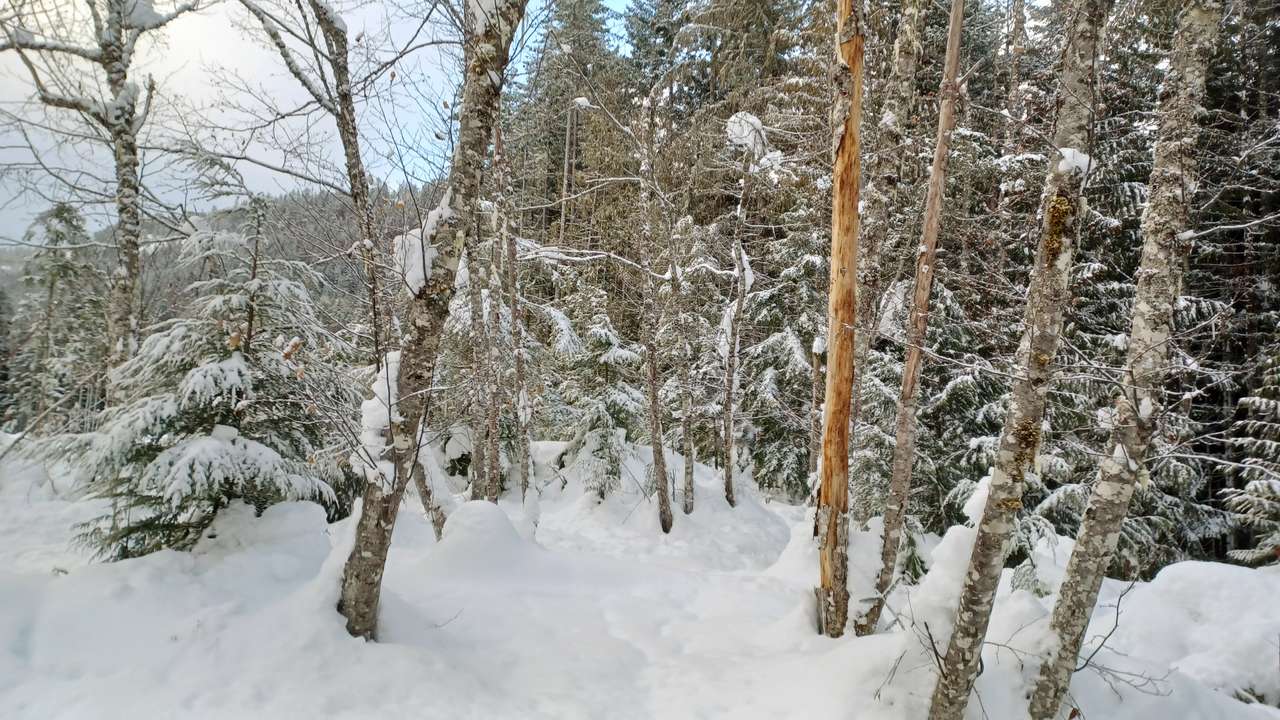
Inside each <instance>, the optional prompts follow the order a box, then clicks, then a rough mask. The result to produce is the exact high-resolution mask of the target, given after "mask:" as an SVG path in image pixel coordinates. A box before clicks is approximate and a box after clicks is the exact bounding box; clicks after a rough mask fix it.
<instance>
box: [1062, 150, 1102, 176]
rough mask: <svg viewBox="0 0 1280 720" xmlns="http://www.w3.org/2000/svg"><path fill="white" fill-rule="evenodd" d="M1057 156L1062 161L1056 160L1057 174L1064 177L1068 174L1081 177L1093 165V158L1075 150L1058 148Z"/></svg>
mask: <svg viewBox="0 0 1280 720" xmlns="http://www.w3.org/2000/svg"><path fill="white" fill-rule="evenodd" d="M1058 154H1059V155H1061V156H1062V159H1060V160H1058V172H1060V173H1062V174H1064V175H1066V174H1070V173H1080V174H1081V175H1083V174H1085V173H1087V172H1089V167H1090V166H1091V165H1092V164H1093V158H1091V157H1089V155H1088V154H1086V153H1084V152H1082V151H1080V150H1077V149H1075V148H1069V147H1068V148H1060V149H1059V150H1058Z"/></svg>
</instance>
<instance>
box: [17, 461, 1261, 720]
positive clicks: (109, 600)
mask: <svg viewBox="0 0 1280 720" xmlns="http://www.w3.org/2000/svg"><path fill="white" fill-rule="evenodd" d="M0 447H3V443H0ZM564 450H565V444H564V443H560V442H536V443H534V444H533V447H532V454H533V459H534V477H533V484H534V486H535V487H537V488H540V489H541V493H542V496H541V504H542V521H541V522H540V523H539V524H538V526H537V527H536V529H534V528H532V527H530V526H528V524H527V523H526V522H525V520H524V518H523V511H522V510H521V508H520V504H519V499H518V493H516V497H504V498H503V499H502V500H501V502H500V503H499V505H497V506H494V505H491V504H489V503H485V502H466V503H462V504H459V505H458V506H456V507H455V508H453V509H452V511H451V514H450V517H449V520H448V521H447V523H446V524H445V527H444V532H443V538H442V539H441V541H440V542H438V543H437V542H436V541H435V535H434V533H433V531H432V529H431V526H430V524H429V522H428V521H427V520H426V519H425V518H424V517H423V513H422V512H421V509H420V507H419V506H418V505H417V503H416V500H415V499H413V498H409V499H408V500H407V501H406V503H405V505H404V506H403V507H402V509H401V511H400V517H399V518H398V520H397V526H396V534H395V541H394V544H393V546H392V549H391V554H390V558H389V561H388V565H387V571H386V576H385V581H384V592H383V596H382V610H381V625H380V633H379V642H376V643H369V642H364V641H361V640H355V639H353V638H351V637H350V636H348V635H347V633H346V631H345V629H344V627H343V621H342V618H341V617H340V616H339V615H338V614H337V613H336V612H335V611H334V605H335V603H336V600H337V594H338V583H339V578H340V575H341V568H342V564H343V562H344V560H345V558H346V556H347V554H348V553H349V552H350V548H351V543H352V536H353V526H354V525H353V520H352V519H347V520H345V521H342V522H339V523H335V524H327V523H326V519H325V513H324V511H323V510H322V509H321V508H320V507H319V506H317V505H314V504H311V503H306V502H291V503H284V504H280V505H275V506H272V507H270V508H268V509H267V510H266V511H265V512H264V513H263V514H262V516H261V517H255V514H254V511H253V509H252V508H251V507H249V506H247V505H243V504H237V505H233V506H231V507H229V508H227V509H226V510H225V511H224V512H223V513H222V514H221V515H220V516H219V518H218V520H217V521H216V522H215V524H214V525H213V526H212V528H211V530H210V531H209V532H208V533H207V534H206V537H205V538H204V539H203V540H202V541H201V542H200V544H199V545H197V547H196V548H195V550H193V551H192V552H190V553H177V552H170V551H164V552H159V553H155V554H152V555H148V556H145V557H142V558H136V559H131V560H126V561H122V562H117V563H113V564H102V565H88V564H86V560H85V558H84V557H83V556H82V555H81V554H80V553H78V552H77V551H73V550H69V549H68V546H67V539H68V538H69V537H70V530H69V525H70V524H71V523H72V522H75V521H77V520H78V519H80V518H82V517H84V516H85V515H87V514H91V513H93V512H97V511H100V510H101V506H96V507H95V506H93V505H91V504H84V505H82V504H81V503H79V502H75V501H72V500H71V499H69V498H67V497H65V496H64V495H62V494H61V493H60V492H59V491H58V489H59V488H63V487H69V486H70V485H71V483H70V482H65V483H62V482H59V483H53V482H51V480H50V475H48V474H46V473H45V472H44V471H43V470H41V469H40V468H36V467H33V466H29V465H16V464H14V463H13V462H12V460H11V459H7V460H6V461H4V462H5V464H4V465H3V466H0V513H3V516H4V517H5V522H4V523H3V524H0V541H2V542H0V717H4V718H6V719H7V720H8V719H11V720H28V719H32V720H35V719H39V720H61V719H70V718H77V719H78V718H95V719H97V718H103V719H114V718H152V717H183V718H249V719H253V718H373V717H388V718H391V717H424V718H530V719H541V718H546V719H548V720H549V719H552V718H556V719H559V718H600V717H609V718H621V719H623V720H630V719H632V718H635V719H640V718H653V717H671V718H852V717H856V718H859V720H914V719H915V718H920V717H923V716H924V715H925V708H926V707H927V704H928V699H929V694H930V691H931V690H932V683H933V679H934V672H935V671H934V669H933V668H934V666H933V660H932V657H931V654H930V653H929V652H928V650H927V649H926V644H925V643H926V637H927V636H926V635H925V629H924V628H925V626H924V623H926V622H927V623H928V632H929V634H931V635H932V637H933V638H934V640H935V641H939V638H945V637H946V636H947V635H948V634H949V632H950V623H951V617H950V615H951V613H952V611H953V608H954V605H955V600H956V597H957V594H958V591H959V587H960V584H961V582H962V580H963V575H964V572H965V565H966V563H967V560H968V554H969V551H970V548H971V547H972V542H973V537H974V532H975V531H974V530H973V529H972V528H966V527H955V528H952V529H951V530H950V531H949V532H948V533H947V534H946V536H945V537H943V538H925V539H924V541H923V542H922V550H923V552H924V553H925V555H926V556H927V557H929V558H930V560H931V564H930V567H931V570H930V572H929V573H928V575H926V577H925V578H924V580H923V582H922V583H921V584H919V585H917V586H899V587H898V588H896V589H895V590H894V591H893V592H892V593H891V595H890V598H889V602H888V607H887V610H886V613H885V615H886V617H885V619H884V620H882V631H881V633H880V634H878V635H874V636H871V637H867V638H855V637H852V636H849V637H845V638H842V639H840V640H830V639H827V638H823V637H820V636H818V635H817V634H816V633H815V632H814V627H815V617H814V608H813V591H812V587H813V584H814V579H815V578H816V577H817V552H816V548H815V546H814V542H813V538H812V517H813V516H812V510H811V509H809V510H806V509H804V508H800V507H793V506H790V505H785V504H781V503H776V502H774V503H767V502H765V501H764V500H763V499H762V497H761V496H760V494H759V492H758V491H757V490H756V489H755V487H754V484H753V483H752V482H751V480H750V478H749V477H747V476H745V475H744V476H740V477H739V478H738V483H739V485H738V487H739V498H738V506H737V507H736V508H730V507H729V506H728V505H727V503H725V501H724V499H723V495H722V490H721V488H720V476H719V473H718V471H716V470H715V469H713V468H710V467H706V466H702V465H697V466H695V479H696V482H697V488H696V492H697V505H696V509H695V511H694V513H693V514H692V515H688V516H686V515H684V514H683V513H681V512H679V510H678V508H679V503H678V502H677V503H675V504H676V507H677V511H676V517H675V526H674V528H673V530H672V532H671V534H670V535H663V534H662V533H661V532H660V531H659V530H658V528H657V518H656V508H655V506H654V504H653V501H652V499H651V498H650V497H649V496H647V495H646V494H644V493H643V492H641V491H640V490H638V489H637V488H638V483H639V480H640V479H641V478H643V477H644V473H645V472H646V470H647V464H648V460H649V459H650V458H649V455H648V449H647V448H646V447H634V448H633V449H632V451H631V452H629V453H628V454H627V456H628V457H627V460H626V461H625V464H624V468H623V478H624V480H623V488H622V489H621V490H620V491H619V492H617V493H615V494H614V495H611V496H610V497H609V498H608V499H606V500H605V501H603V502H599V501H596V500H595V499H594V498H593V497H592V496H591V495H590V494H589V493H588V492H587V491H586V490H585V488H586V486H587V484H588V483H587V481H588V480H589V478H584V477H581V476H578V475H575V474H573V473H572V472H568V471H565V470H562V469H560V468H559V466H558V461H559V460H560V458H561V456H562V454H563V453H564ZM667 459H668V462H669V463H671V470H672V472H673V474H674V475H675V476H676V477H677V478H678V477H680V474H681V467H680V462H681V458H680V456H679V455H678V454H675V453H668V458H667ZM53 474H54V475H57V474H58V471H57V470H56V469H55V470H54V471H53ZM55 485H56V486H57V487H56V488H55ZM677 498H678V496H677ZM879 533H880V527H879V521H878V519H873V520H872V521H871V523H870V524H869V526H868V527H867V529H866V530H865V531H857V530H855V531H854V532H851V538H850V559H851V568H850V583H851V590H852V592H853V597H854V599H855V601H857V600H858V599H860V598H863V597H865V596H866V595H867V590H868V588H869V583H870V581H871V577H872V574H873V572H874V568H875V566H876V564H877V562H878V557H877V551H878V543H879ZM1070 544H1071V543H1070V541H1069V540H1065V539H1063V540H1060V541H1059V543H1058V545H1056V546H1052V545H1049V544H1043V545H1042V546H1041V547H1039V548H1037V550H1036V552H1035V553H1034V556H1035V558H1036V562H1037V572H1038V573H1040V574H1041V576H1042V578H1043V579H1044V580H1045V584H1046V585H1047V586H1048V587H1049V588H1050V589H1053V588H1054V587H1055V586H1056V585H1057V584H1059V583H1060V582H1061V573H1062V567H1063V565H1064V564H1065V562H1066V559H1067V557H1068V554H1069V552H1070ZM54 569H57V572H51V571H52V570H54ZM1011 574H1012V571H1007V572H1006V574H1005V577H1004V578H1003V580H1002V582H1001V587H1000V590H999V594H998V599H997V604H996V609H995V613H994V614H993V617H992V620H991V632H990V636H989V638H988V639H989V640H990V641H991V643H992V644H989V645H988V647H987V648H986V650H985V652H984V670H983V673H982V674H981V676H980V677H979V678H978V684H977V688H976V690H977V692H978V693H979V695H980V696H981V700H982V708H983V710H985V713H981V714H980V713H979V712H978V710H977V708H976V707H975V708H974V710H973V712H972V713H971V715H970V716H971V717H975V718H976V717H989V718H992V720H1014V719H1015V718H1021V717H1024V716H1025V703H1026V700H1025V692H1026V689H1027V687H1028V683H1030V682H1031V681H1032V680H1033V679H1034V677H1035V671H1036V665H1037V663H1036V662H1035V661H1034V657H1035V654H1036V653H1038V652H1042V651H1043V650H1044V649H1045V647H1046V646H1047V645H1046V643H1047V636H1046V632H1045V626H1046V625H1047V616H1048V612H1049V608H1050V607H1051V603H1052V600H1053V598H1052V596H1050V597H1046V598H1037V597H1036V596H1034V595H1032V594H1031V593H1029V592H1026V591H1023V590H1012V589H1011V582H1010V576H1011ZM1126 586H1127V583H1120V582H1116V581H1110V580H1108V581H1106V583H1105V584H1104V586H1103V589H1102V593H1101V600H1100V604H1099V609H1098V611H1097V613H1096V614H1095V616H1094V623H1093V625H1092V627H1091V629H1090V630H1089V632H1088V634H1087V635H1086V638H1087V647H1088V644H1090V643H1096V642H1097V641H1098V638H1100V637H1102V636H1104V635H1106V633H1107V632H1108V631H1109V630H1110V628H1111V626H1112V623H1113V621H1114V618H1115V612H1116V611H1115V608H1114V607H1113V606H1114V605H1115V604H1116V603H1117V601H1119V603H1120V608H1121V612H1120V618H1121V621H1120V626H1119V629H1118V630H1117V631H1116V632H1115V633H1114V634H1112V636H1111V638H1110V639H1109V640H1108V642H1107V645H1108V648H1106V649H1103V650H1102V651H1101V652H1099V654H1098V655H1097V656H1095V658H1094V665H1095V666H1096V667H1095V668H1092V669H1089V670H1085V671H1083V672H1080V673H1077V675H1076V676H1075V679H1074V681H1073V685H1072V698H1073V699H1074V701H1075V702H1076V703H1078V705H1079V706H1080V709H1081V712H1082V713H1083V715H1084V717H1092V718H1125V719H1126V720H1157V719H1160V720H1165V719H1166V718H1174V719H1179V720H1201V719H1202V720H1211V719H1212V720H1233V719H1240V720H1246V719H1249V718H1256V719H1258V720H1265V719H1266V718H1271V719H1272V720H1275V719H1276V718H1277V717H1280V711H1276V710H1275V709H1268V708H1266V707H1264V706H1261V705H1246V704H1243V703H1241V702H1238V701H1237V700H1235V699H1233V697H1232V695H1233V694H1234V693H1236V692H1249V693H1252V694H1254V695H1257V696H1258V697H1260V698H1262V699H1266V700H1267V701H1268V702H1273V703H1274V702H1276V701H1277V698H1280V676H1277V674H1276V672H1275V658H1276V642H1277V637H1280V615H1278V614H1276V613H1274V612H1270V611H1269V609H1270V608H1271V607H1272V605H1273V599H1274V598H1275V597H1276V595H1277V593H1280V568H1269V569H1264V570H1248V569H1244V568H1239V567H1232V566H1225V565H1219V564H1213V563H1191V562H1187V563H1178V564H1175V565H1172V566H1170V567H1168V568H1166V569H1165V570H1163V571H1162V572H1161V573H1160V574H1159V575H1157V576H1156V578H1155V579H1154V581H1153V582H1151V583H1138V584H1137V585H1136V586H1135V587H1134V588H1133V589H1132V590H1131V591H1130V592H1128V593H1125V592H1124V591H1125V588H1126ZM895 619H899V620H901V621H902V622H904V623H908V625H907V627H908V628H909V629H903V627H902V626H901V625H896V624H894V620H895ZM913 620H914V621H915V625H910V623H911V621H913ZM1171 629H1176V632H1171V631H1170V630H1171ZM1108 673H1109V674H1108ZM975 705H976V703H975Z"/></svg>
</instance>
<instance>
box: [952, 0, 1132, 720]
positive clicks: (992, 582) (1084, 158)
mask: <svg viewBox="0 0 1280 720" xmlns="http://www.w3.org/2000/svg"><path fill="white" fill-rule="evenodd" d="M1110 6H1111V1H1110V0H1084V1H1083V2H1081V3H1079V4H1078V5H1077V6H1076V7H1075V9H1074V17H1073V18H1072V20H1071V26H1070V28H1069V32H1068V35H1067V40H1066V46H1065V47H1064V49H1063V54H1062V61H1061V68H1060V70H1059V78H1058V92H1057V98H1056V100H1055V103H1056V111H1055V118H1054V119H1055V123H1054V125H1055V127H1056V130H1055V132H1054V136H1053V143H1054V146H1055V151H1054V153H1053V155H1052V157H1051V158H1050V160H1049V173H1048V176H1047V178H1046V180H1045V190H1044V195H1043V197H1042V198H1041V201H1040V213H1039V214H1040V223H1041V224H1040V240H1039V244H1038V247H1037V249H1036V257H1035V264H1034V266H1033V269H1032V276H1031V284H1030V287H1029V289H1028V294H1027V308H1026V311H1025V313H1024V315H1023V328H1024V330H1023V335H1022V342H1021V344H1020V345H1019V346H1018V353H1017V358H1016V362H1015V367H1016V368H1017V377H1016V378H1015V379H1014V382H1013V388H1012V392H1011V397H1010V400H1009V411H1008V414H1007V415H1006V416H1005V421H1004V427H1003V429H1002V430H1001V433H1000V443H999V450H998V451H997V454H996V460H995V464H994V465H993V467H992V468H991V474H990V478H989V485H988V489H987V502H986V507H985V508H984V510H983V513H982V520H981V521H980V523H979V524H978V529H977V538H976V540H975V542H974V546H973V554H972V555H971V556H970V558H969V568H968V570H967V571H966V573H965V580H964V586H963V588H962V590H961V593H960V603H959V607H958V608H957V609H956V616H955V626H954V629H953V631H952V634H951V640H950V643H949V645H948V647H947V653H946V657H945V659H944V660H943V663H942V666H941V670H940V676H939V678H938V685H937V687H936V688H935V689H934V692H933V702H932V705H931V707H930V710H929V717H930V719H931V720H959V719H960V718H962V717H963V716H964V710H965V707H966V706H967V705H968V702H969V691H970V690H971V689H972V687H973V681H974V678H975V677H976V676H977V673H978V664H979V662H980V661H981V659H982V643H983V639H984V638H985V637H986V633H987V623H988V621H989V620H990V619H991V606H992V604H993V603H994V602H995V594H996V587H997V585H998V584H999V582H1000V572H1001V570H1002V569H1003V568H1004V560H1005V553H1006V550H1007V545H1008V541H1009V538H1010V536H1011V535H1012V533H1013V528H1014V522H1015V518H1016V515H1017V512H1018V510H1019V509H1020V508H1021V507H1022V490H1023V483H1024V478H1025V475H1026V473H1027V472H1028V471H1029V470H1031V468H1032V466H1033V463H1034V462H1035V457H1036V452H1037V450H1038V449H1039V445H1040V433H1041V426H1042V424H1043V422H1044V410H1045V395H1046V394H1047V393H1048V391H1049V384H1050V382H1051V380H1052V377H1053V363H1054V357H1055V356H1056V354H1057V351H1058V341H1059V338H1060V335H1061V331H1062V317H1063V313H1064V311H1065V309H1066V307H1067V306H1068V305H1070V302H1071V294H1070V288H1069V287H1068V283H1069V280H1070V275H1071V261H1072V257H1073V255H1074V252H1075V238H1076V235H1077V233H1078V231H1079V229H1078V227H1077V224H1078V223H1079V221H1080V219H1081V217H1082V215H1083V214H1084V213H1083V210H1084V208H1083V202H1082V197H1081V190H1082V187H1083V184H1084V180H1085V177H1086V176H1087V174H1088V170H1089V163H1090V159H1089V156H1088V155H1087V154H1086V153H1085V149H1086V148H1088V147H1089V140H1090V136H1091V132H1090V131H1091V125H1092V117H1093V100H1094V90H1095V82H1096V75H1095V68H1094V62H1095V53H1096V50H1097V44H1098V36H1099V33H1100V32H1101V28H1102V24H1103V21H1104V20H1105V19H1106V15H1107V12H1108V10H1109V9H1110Z"/></svg>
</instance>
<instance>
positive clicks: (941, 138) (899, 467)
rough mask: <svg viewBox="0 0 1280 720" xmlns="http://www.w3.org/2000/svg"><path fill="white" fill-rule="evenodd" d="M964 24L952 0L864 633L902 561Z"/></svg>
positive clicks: (959, 0) (871, 628)
mask: <svg viewBox="0 0 1280 720" xmlns="http://www.w3.org/2000/svg"><path fill="white" fill-rule="evenodd" d="M963 23H964V0H951V17H950V20H949V25H948V26H947V27H948V30H947V55H946V61H945V64H944V66H943V71H942V87H941V88H940V89H939V91H938V97H939V98H941V100H942V103H941V106H940V107H939V109H938V139H937V142H936V143H935V145H934V150H933V167H932V170H931V171H930V173H929V189H928V194H927V195H926V197H925V203H924V227H923V229H922V231H921V233H920V251H919V255H918V256H917V258H916V274H915V281H914V282H915V287H914V289H913V291H912V300H911V316H910V319H909V321H908V324H907V359H906V365H905V366H904V368H903V370H902V392H901V394H900V395H899V396H898V420H897V432H896V442H895V444H894V449H893V466H892V467H893V469H892V471H891V474H890V476H889V496H888V499H887V500H886V502H885V509H884V539H883V543H882V546H881V551H880V574H879V576H877V578H876V596H875V600H873V601H872V605H871V607H870V608H869V609H868V610H867V613H866V617H865V618H864V619H863V621H862V622H861V623H859V625H858V627H857V630H858V634H860V635H865V634H867V633H872V632H875V629H876V624H877V623H878V622H879V621H880V611H881V609H882V608H883V607H884V597H885V595H886V594H887V593H888V592H889V587H890V585H891V584H892V582H893V571H894V568H895V567H896V566H897V563H898V545H899V544H900V542H901V540H902V527H903V522H904V520H905V518H906V512H907V500H908V497H909V495H910V492H911V471H912V466H913V464H914V463H915V456H916V408H917V406H918V405H919V400H920V371H921V366H922V365H923V358H924V354H923V350H924V342H925V336H926V335H927V334H928V329H929V296H930V295H931V294H932V292H933V269H934V264H935V262H936V261H937V256H938V225H939V224H940V223H941V221H942V198H943V195H944V193H945V192H946V184H947V160H948V158H949V157H950V155H951V134H952V132H953V131H954V130H955V126H956V100H957V99H958V96H959V94H960V88H959V87H958V85H957V83H956V76H957V74H958V73H959V69H960V29H961V25H962V24H963Z"/></svg>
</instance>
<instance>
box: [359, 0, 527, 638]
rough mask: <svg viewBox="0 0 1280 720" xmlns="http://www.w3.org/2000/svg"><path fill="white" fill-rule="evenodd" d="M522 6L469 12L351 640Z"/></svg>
mask: <svg viewBox="0 0 1280 720" xmlns="http://www.w3.org/2000/svg"><path fill="white" fill-rule="evenodd" d="M525 4H526V0H498V2H496V3H495V4H493V5H492V7H491V9H492V13H490V14H485V13H484V10H485V6H484V5H482V4H477V3H473V4H471V5H470V6H469V12H468V14H467V20H468V21H467V23H466V32H465V36H466V38H465V49H466V68H465V71H464V73H465V74H464V77H463V86H462V88H463V89H462V105H461V107H460V109H459V118H460V119H459V127H458V139H457V143H456V144H455V145H454V154H453V161H452V164H451V168H450V171H449V184H448V188H447V189H446V191H445V194H444V197H443V198H442V200H441V203H440V206H439V207H438V208H437V212H438V214H437V217H439V218H440V219H442V220H443V221H444V222H441V223H440V224H438V225H437V226H436V227H434V228H430V229H431V230H433V231H434V232H433V233H426V232H424V233H423V235H424V237H423V238H422V242H423V243H430V244H431V246H432V247H434V248H435V250H436V252H437V255H436V257H435V260H434V262H433V263H432V266H431V273H430V276H429V277H427V278H426V281H425V282H424V283H423V284H422V286H421V287H418V288H413V297H412V299H411V300H410V303H409V308H408V311H407V313H406V318H405V323H404V327H405V337H404V340H403V343H402V346H401V355H400V370H399V373H398V376H397V378H396V386H397V391H398V398H399V399H398V401H397V403H396V406H395V408H393V412H392V414H391V415H392V422H391V441H392V447H391V449H390V459H391V461H392V462H393V464H394V467H395V474H394V477H392V478H390V481H389V482H387V483H385V484H384V483H379V482H370V483H368V485H367V486H366V488H365V493H364V499H363V503H362V507H361V513H360V517H359V518H358V520H357V526H356V538H355V543H354V545H353V547H352V549H351V554H350V556H349V557H348V558H347V562H346V566H345V567H344V569H343V577H342V593H341V599H340V600H339V603H338V610H339V612H341V613H342V614H343V616H344V617H346V618H347V631H348V632H350V633H351V634H352V635H355V636H357V637H365V638H373V637H374V636H375V634H376V631H377V623H378V603H379V599H380V596H381V590H382V574H383V570H384V568H385V566H386V561H387V551H388V550H389V549H390V547H391V534H392V532H393V531H394V529H395V522H396V514H397V511H398V509H399V506H400V498H401V496H402V495H403V493H404V488H405V484H406V483H407V482H408V481H409V478H410V476H411V469H412V468H413V467H414V465H416V464H417V454H418V443H417V442H416V439H417V438H418V434H419V429H420V426H421V423H422V421H423V418H424V417H425V416H426V411H427V407H428V403H427V399H428V397H429V393H430V391H431V387H432V378H433V375H434V374H435V366H436V352H437V350H438V348H439V344H440V334H441V330H442V329H443V327H444V322H445V319H446V317H447V316H448V313H449V301H450V299H451V298H452V297H453V293H454V279H455V275H456V273H457V268H458V259H459V258H460V257H461V256H462V253H463V250H464V248H466V246H467V243H468V242H469V240H468V237H469V235H470V233H471V232H472V231H473V230H474V228H475V225H476V223H475V217H476V202H477V200H478V198H479V192H480V186H481V181H482V179H483V177H484V166H485V156H486V155H487V150H488V146H489V140H490V138H491V137H492V135H493V127H494V123H495V120H496V117H497V113H498V100H499V97H500V95H501V91H502V82H503V75H504V73H505V71H506V67H507V62H508V60H509V58H510V51H511V41H512V39H513V37H514V36H515V31H516V26H517V25H519V24H520V21H521V19H522V18H523V16H524V9H525ZM424 230H426V229H424Z"/></svg>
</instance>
